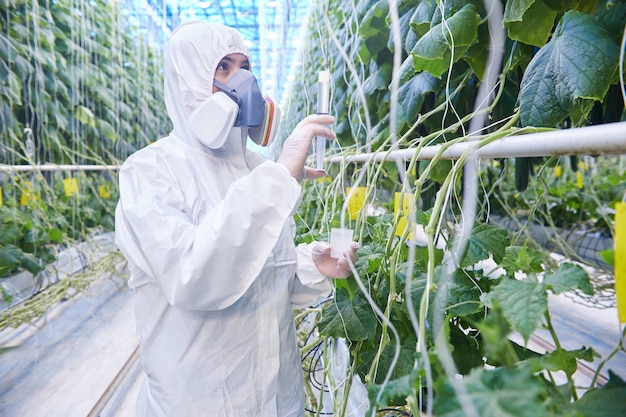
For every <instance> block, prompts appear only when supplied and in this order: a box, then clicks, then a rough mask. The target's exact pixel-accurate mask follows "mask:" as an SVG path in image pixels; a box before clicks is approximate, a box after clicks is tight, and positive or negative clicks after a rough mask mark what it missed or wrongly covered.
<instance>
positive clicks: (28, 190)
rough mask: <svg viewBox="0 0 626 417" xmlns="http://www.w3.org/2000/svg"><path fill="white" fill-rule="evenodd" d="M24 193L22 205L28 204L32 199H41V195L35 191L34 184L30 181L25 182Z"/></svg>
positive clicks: (21, 200) (21, 197) (21, 198)
mask: <svg viewBox="0 0 626 417" xmlns="http://www.w3.org/2000/svg"><path fill="white" fill-rule="evenodd" d="M23 184H24V187H23V188H22V195H21V196H20V205H21V206H27V205H28V204H29V203H30V202H31V201H37V200H39V196H38V195H36V194H35V192H34V191H33V184H32V183H31V182H30V181H24V182H23Z"/></svg>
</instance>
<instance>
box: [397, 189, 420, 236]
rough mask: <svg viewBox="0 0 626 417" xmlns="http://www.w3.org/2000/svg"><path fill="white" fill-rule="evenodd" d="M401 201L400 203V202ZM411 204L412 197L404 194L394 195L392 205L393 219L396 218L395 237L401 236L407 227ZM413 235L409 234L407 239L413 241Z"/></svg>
mask: <svg viewBox="0 0 626 417" xmlns="http://www.w3.org/2000/svg"><path fill="white" fill-rule="evenodd" d="M400 199H402V202H401V201H400ZM412 204H413V195H411V194H406V193H400V192H398V193H396V194H395V199H394V205H393V215H394V218H395V217H396V216H398V211H400V214H399V217H398V227H397V228H396V236H402V235H403V234H404V230H405V229H406V228H407V226H408V225H409V216H410V215H411V205H412ZM414 235H415V234H414V233H410V234H409V239H413V237H414Z"/></svg>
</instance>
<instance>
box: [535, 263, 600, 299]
mask: <svg viewBox="0 0 626 417" xmlns="http://www.w3.org/2000/svg"><path fill="white" fill-rule="evenodd" d="M543 283H544V284H545V285H546V287H548V288H549V289H551V290H552V292H553V293H555V294H560V293H562V292H565V291H569V290H571V289H574V288H578V289H579V290H581V291H582V292H584V293H585V294H587V295H593V293H594V290H593V285H591V281H590V280H589V275H588V274H587V272H585V270H584V269H583V268H582V267H580V266H578V265H575V264H571V263H563V264H561V265H559V269H558V270H557V271H556V272H555V273H546V275H545V277H544V279H543Z"/></svg>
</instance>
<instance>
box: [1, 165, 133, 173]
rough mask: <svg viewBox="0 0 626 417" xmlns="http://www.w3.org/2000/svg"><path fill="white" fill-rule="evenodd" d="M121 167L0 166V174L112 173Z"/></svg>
mask: <svg viewBox="0 0 626 417" xmlns="http://www.w3.org/2000/svg"><path fill="white" fill-rule="evenodd" d="M120 167H121V165H57V164H44V165H5V164H0V172H29V171H114V170H117V169H120Z"/></svg>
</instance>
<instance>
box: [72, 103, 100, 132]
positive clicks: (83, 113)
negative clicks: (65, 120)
mask: <svg viewBox="0 0 626 417" xmlns="http://www.w3.org/2000/svg"><path fill="white" fill-rule="evenodd" d="M74 117H75V118H76V119H78V120H79V121H80V122H81V123H82V124H84V125H87V126H91V127H96V116H95V115H94V114H93V112H92V111H91V109H89V108H87V107H85V106H77V107H76V111H75V112H74Z"/></svg>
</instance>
